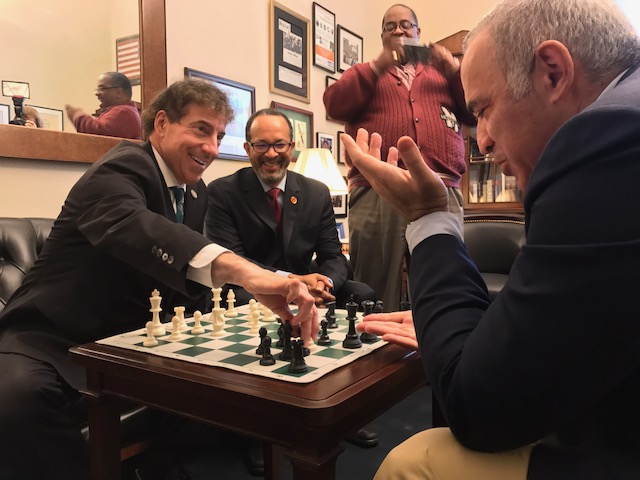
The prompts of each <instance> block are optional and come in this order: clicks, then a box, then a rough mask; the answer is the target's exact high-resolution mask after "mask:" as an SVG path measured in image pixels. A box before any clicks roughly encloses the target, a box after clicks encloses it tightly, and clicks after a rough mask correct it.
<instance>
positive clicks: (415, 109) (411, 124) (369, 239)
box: [324, 4, 475, 311]
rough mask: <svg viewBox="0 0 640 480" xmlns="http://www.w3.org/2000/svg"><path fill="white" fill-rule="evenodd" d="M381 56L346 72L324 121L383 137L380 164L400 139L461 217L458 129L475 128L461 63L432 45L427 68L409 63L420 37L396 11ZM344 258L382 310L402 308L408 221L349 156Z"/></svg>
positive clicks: (407, 12) (413, 23)
mask: <svg viewBox="0 0 640 480" xmlns="http://www.w3.org/2000/svg"><path fill="white" fill-rule="evenodd" d="M381 38H382V46H383V49H382V52H381V53H380V55H378V57H377V58H376V59H374V60H372V61H370V62H368V63H362V64H359V65H354V66H353V67H351V68H349V69H348V70H347V71H346V72H345V73H344V75H342V77H341V78H340V80H339V81H338V82H336V83H335V84H334V85H332V86H331V87H329V88H328V89H327V90H326V92H325V94H324V104H325V107H326V109H327V114H328V115H329V116H330V117H331V118H334V119H336V120H341V121H344V122H345V123H346V125H345V131H346V133H348V134H349V135H351V136H352V137H354V138H355V135H356V133H357V130H358V128H364V129H366V130H367V131H369V132H378V133H379V134H380V135H382V158H386V156H387V152H388V150H389V147H390V146H392V145H395V144H396V143H397V141H398V139H399V138H400V137H402V136H404V135H408V136H410V137H411V138H412V139H413V140H414V141H415V142H416V143H417V144H418V146H419V147H420V150H421V153H422V156H423V158H424V160H425V162H426V163H427V165H429V166H430V167H431V168H432V169H433V170H435V171H436V172H438V173H439V174H440V175H441V176H442V178H443V180H444V182H445V185H446V186H447V187H448V190H449V208H450V210H451V211H452V212H454V213H457V214H459V215H460V217H462V195H461V193H460V191H459V188H458V187H459V184H460V178H461V177H462V175H463V174H464V172H465V171H466V162H465V158H464V152H465V147H464V142H463V139H462V135H461V129H460V122H463V123H466V124H474V123H475V120H474V119H473V116H472V115H471V114H470V113H469V112H468V111H467V109H466V107H465V105H464V95H463V92H462V85H461V83H460V72H459V71H460V64H459V62H458V60H457V59H456V58H454V57H453V56H452V55H451V53H450V52H449V51H448V50H447V49H445V48H444V47H441V46H439V45H431V48H430V50H431V56H430V61H429V63H428V64H423V63H416V62H410V61H408V58H407V56H406V55H405V51H404V42H405V41H407V40H409V39H412V40H418V39H419V38H420V27H419V26H418V19H417V17H416V14H415V12H414V11H413V10H412V9H411V8H409V7H407V6H406V5H400V4H397V5H393V6H392V7H391V8H389V10H387V12H386V13H385V15H384V17H383V19H382V33H381ZM346 162H347V164H348V165H349V173H348V175H347V177H348V180H349V232H350V237H349V251H350V255H351V262H352V264H353V268H354V280H356V281H359V282H364V283H366V284H368V285H370V286H371V287H372V288H373V289H374V290H375V292H376V294H377V296H378V298H380V299H381V300H383V302H384V308H385V311H395V310H398V309H399V304H400V294H401V275H402V272H401V268H402V259H403V257H404V256H405V254H406V252H407V245H406V241H405V239H404V231H405V227H406V225H407V222H406V220H405V219H404V218H403V217H402V216H401V215H398V214H397V212H394V210H393V209H392V208H391V207H390V206H389V204H388V203H387V202H386V201H385V200H384V199H382V198H380V197H379V196H378V194H377V193H376V192H375V191H374V190H373V189H372V188H371V186H370V185H369V183H368V182H367V180H366V179H365V178H364V177H363V176H362V174H361V173H360V172H359V171H358V169H357V168H355V167H354V166H353V164H352V163H351V161H350V159H349V157H348V156H347V158H346Z"/></svg>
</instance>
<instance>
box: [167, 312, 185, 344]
mask: <svg viewBox="0 0 640 480" xmlns="http://www.w3.org/2000/svg"><path fill="white" fill-rule="evenodd" d="M183 338H184V335H183V334H182V333H180V317H178V316H177V315H175V316H174V317H173V318H172V319H171V335H169V340H182V339H183Z"/></svg>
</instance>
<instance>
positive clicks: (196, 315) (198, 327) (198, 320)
mask: <svg viewBox="0 0 640 480" xmlns="http://www.w3.org/2000/svg"><path fill="white" fill-rule="evenodd" d="M193 320H194V322H195V324H194V325H193V328H192V329H191V333H192V334H194V335H200V334H201V333H204V327H203V326H202V313H200V310H196V311H195V312H193Z"/></svg>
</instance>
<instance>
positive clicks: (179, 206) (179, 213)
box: [170, 186, 184, 223]
mask: <svg viewBox="0 0 640 480" xmlns="http://www.w3.org/2000/svg"><path fill="white" fill-rule="evenodd" d="M170 190H171V191H172V192H173V198H175V199H176V222H177V223H182V221H183V220H184V190H183V189H182V187H179V186H175V187H171V188H170Z"/></svg>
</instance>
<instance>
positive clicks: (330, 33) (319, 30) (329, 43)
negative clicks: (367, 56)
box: [313, 2, 336, 73]
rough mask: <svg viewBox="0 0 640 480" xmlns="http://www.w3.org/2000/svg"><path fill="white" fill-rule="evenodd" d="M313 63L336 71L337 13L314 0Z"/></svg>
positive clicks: (329, 70) (330, 70)
mask: <svg viewBox="0 0 640 480" xmlns="http://www.w3.org/2000/svg"><path fill="white" fill-rule="evenodd" d="M313 64H314V65H315V66H316V67H320V68H323V69H324V70H327V71H328V72H331V73H333V72H335V71H336V15H335V14H334V13H333V12H331V11H329V10H327V9H326V8H324V7H323V6H321V5H319V4H317V3H316V2H313Z"/></svg>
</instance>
